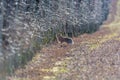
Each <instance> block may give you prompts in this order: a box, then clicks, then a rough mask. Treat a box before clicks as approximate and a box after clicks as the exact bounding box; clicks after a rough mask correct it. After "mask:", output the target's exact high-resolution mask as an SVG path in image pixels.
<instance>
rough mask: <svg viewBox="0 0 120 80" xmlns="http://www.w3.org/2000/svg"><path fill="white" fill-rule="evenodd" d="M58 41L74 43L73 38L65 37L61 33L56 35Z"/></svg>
mask: <svg viewBox="0 0 120 80" xmlns="http://www.w3.org/2000/svg"><path fill="white" fill-rule="evenodd" d="M56 38H57V42H58V43H67V44H74V42H73V40H72V39H71V38H69V37H63V36H62V35H61V34H57V35H56Z"/></svg>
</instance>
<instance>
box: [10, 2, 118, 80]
mask: <svg viewBox="0 0 120 80" xmlns="http://www.w3.org/2000/svg"><path fill="white" fill-rule="evenodd" d="M114 4H115V5H116V3H114ZM112 5H113V4H112ZM118 6H119V5H118ZM116 11H118V10H116ZM111 14H115V13H113V12H111ZM116 15H117V13H116ZM114 17H115V16H114ZM111 19H113V20H111V22H110V23H109V24H105V25H103V26H102V27H101V28H100V30H99V31H97V32H95V33H93V34H83V35H81V36H79V37H75V38H73V40H74V42H75V44H74V45H66V44H65V45H63V46H61V44H57V43H56V42H55V43H54V44H52V45H49V46H47V47H44V48H43V49H42V50H41V51H39V52H38V53H37V55H36V56H35V57H34V58H33V59H32V61H30V62H28V64H27V65H26V66H25V68H24V69H18V70H16V72H15V74H14V76H12V77H9V80H120V28H119V25H120V24H119V23H120V19H118V18H117V20H116V18H111Z"/></svg>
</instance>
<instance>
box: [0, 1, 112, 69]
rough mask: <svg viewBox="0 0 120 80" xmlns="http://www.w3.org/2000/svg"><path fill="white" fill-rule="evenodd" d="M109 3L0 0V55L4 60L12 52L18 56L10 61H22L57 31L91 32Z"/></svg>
mask: <svg viewBox="0 0 120 80" xmlns="http://www.w3.org/2000/svg"><path fill="white" fill-rule="evenodd" d="M109 4H110V0H0V42H1V45H0V47H1V48H2V49H1V55H3V56H4V57H5V59H6V58H7V57H6V56H11V55H13V54H15V55H17V56H18V57H17V58H20V59H19V60H14V62H12V63H13V64H23V63H25V62H26V61H27V60H29V59H31V58H32V55H33V53H34V51H36V48H37V47H41V45H42V44H46V43H49V42H51V41H53V40H54V35H55V34H56V33H58V32H61V33H62V34H65V35H68V36H77V35H79V34H81V33H85V32H87V33H92V32H94V31H96V30H98V29H99V26H100V25H101V24H102V23H103V21H104V20H106V19H107V15H108V13H109ZM21 53H22V54H23V55H22V56H21ZM29 54H30V56H29ZM26 55H27V57H25V56H26ZM26 58H27V59H26ZM11 65H12V64H11ZM14 67H17V66H15V65H14Z"/></svg>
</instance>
